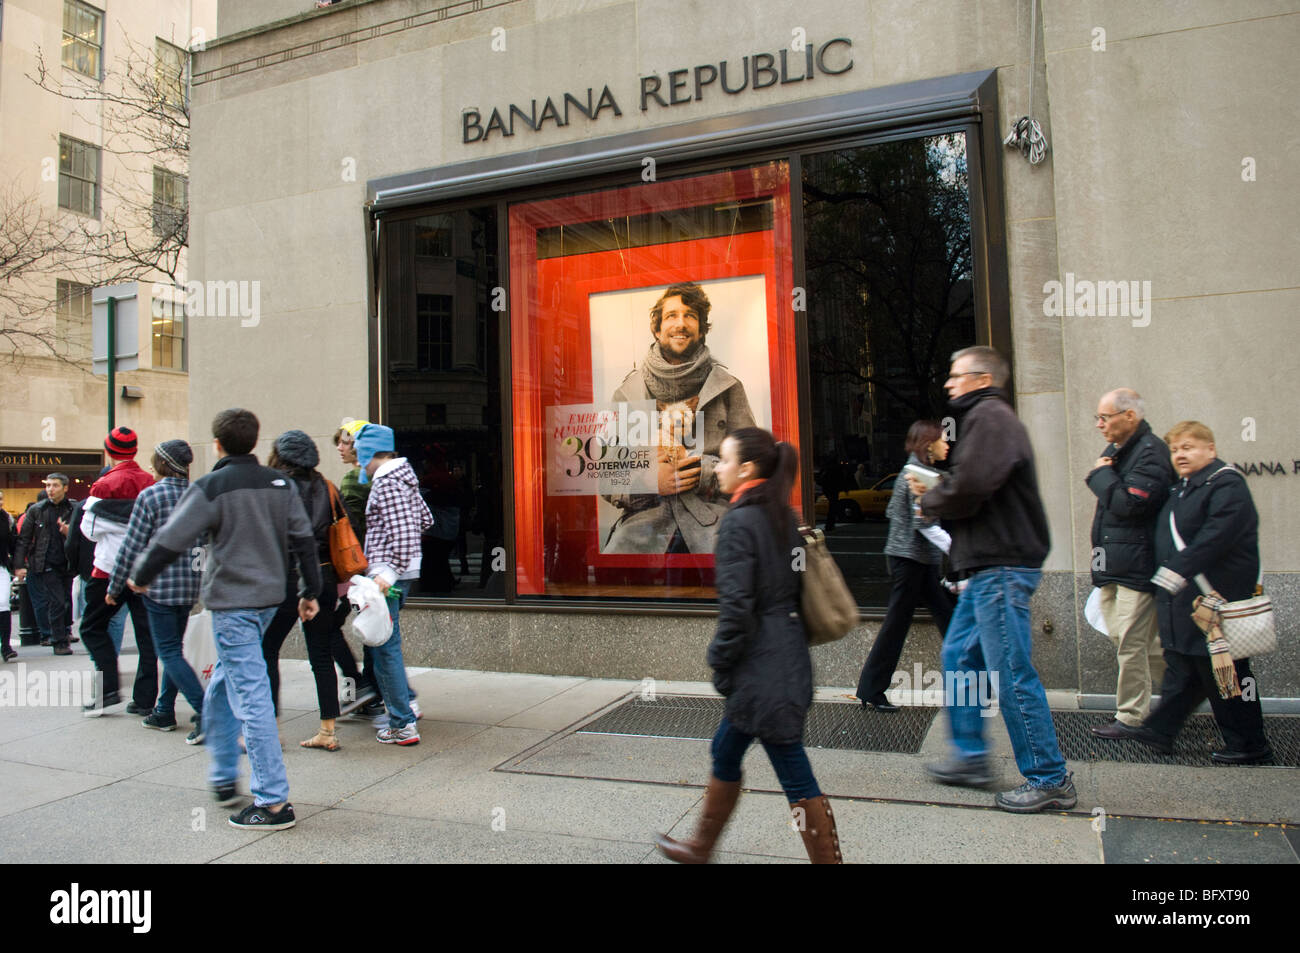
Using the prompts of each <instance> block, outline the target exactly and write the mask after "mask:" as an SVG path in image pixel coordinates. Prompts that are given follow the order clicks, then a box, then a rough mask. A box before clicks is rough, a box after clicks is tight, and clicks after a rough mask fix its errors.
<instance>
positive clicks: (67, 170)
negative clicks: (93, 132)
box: [59, 136, 100, 218]
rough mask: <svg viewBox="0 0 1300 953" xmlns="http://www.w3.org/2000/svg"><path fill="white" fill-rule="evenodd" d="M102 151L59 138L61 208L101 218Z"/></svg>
mask: <svg viewBox="0 0 1300 953" xmlns="http://www.w3.org/2000/svg"><path fill="white" fill-rule="evenodd" d="M99 173H100V149H99V147H98V146H92V145H91V144H90V143H88V142H82V141H81V140H80V139H73V138H72V137H71V136H59V207H60V208H66V209H71V210H72V211H74V212H79V213H81V214H82V215H89V216H91V217H92V218H98V217H99Z"/></svg>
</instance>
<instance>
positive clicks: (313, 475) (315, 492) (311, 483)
mask: <svg viewBox="0 0 1300 953" xmlns="http://www.w3.org/2000/svg"><path fill="white" fill-rule="evenodd" d="M266 462H267V465H268V466H270V467H271V468H273V469H276V470H280V471H281V472H283V473H285V474H286V475H288V476H289V477H290V478H291V479H292V480H293V485H294V487H295V488H297V491H298V496H299V497H300V498H301V499H302V505H303V509H305V510H306V511H307V520H308V522H310V523H311V528H312V535H313V536H314V537H315V540H316V560H317V563H318V564H319V566H320V574H321V590H320V596H319V597H318V599H317V602H318V603H319V604H320V612H319V613H317V615H316V617H315V618H313V619H311V620H309V621H306V622H303V624H302V634H303V639H304V640H305V641H306V643H307V658H308V659H309V660H310V662H311V671H312V675H313V676H314V677H315V680H316V701H317V705H318V706H319V708H320V730H319V731H317V732H316V734H315V735H313V736H312V737H311V738H308V739H307V740H306V741H302V742H299V744H300V745H301V746H302V747H304V748H323V749H325V750H326V751H337V750H338V749H339V741H338V736H337V734H336V732H335V724H334V723H335V720H336V719H337V718H338V717H339V682H338V677H337V676H336V675H335V674H334V662H335V659H338V660H340V664H341V665H342V666H343V674H344V676H345V677H347V678H350V679H351V680H352V684H353V685H357V684H358V683H359V681H360V677H361V676H360V673H359V672H358V671H357V663H356V659H354V658H353V657H352V652H351V651H350V650H349V649H348V647H347V643H346V641H344V639H343V633H342V631H341V630H340V629H339V626H338V625H337V624H336V622H335V615H334V609H335V606H336V604H337V603H338V601H339V597H338V584H339V578H338V575H337V574H336V573H335V571H334V563H333V561H332V560H331V559H330V524H331V523H333V522H334V506H333V505H332V502H331V501H332V499H333V498H335V497H336V495H337V494H336V491H335V489H334V487H333V486H332V485H331V484H330V482H329V481H328V480H326V479H325V478H324V477H323V476H321V475H320V474H319V473H318V472H317V471H316V466H317V465H318V464H319V463H320V451H319V450H317V449H316V443H315V441H314V440H312V439H311V437H309V436H308V435H307V434H306V433H304V432H303V431H301V430H286V431H285V432H284V433H282V434H280V436H278V437H276V438H275V444H274V445H273V446H272V448H271V454H270V456H269V457H268V458H267V461H266ZM297 621H298V574H297V573H295V572H291V573H290V574H289V582H288V587H287V589H286V594H285V600H284V602H283V603H281V605H280V608H279V610H277V612H276V614H275V617H274V618H273V619H272V620H271V624H270V625H269V626H268V627H267V630H266V635H265V636H263V638H262V656H263V658H265V659H266V671H267V675H268V676H269V677H270V680H271V699H272V702H273V703H274V706H275V712H276V714H277V715H278V714H279V713H280V647H281V646H282V645H283V644H284V639H285V636H287V635H288V634H289V632H290V630H291V629H292V628H293V625H294V623H295V622H297ZM340 650H341V651H340Z"/></svg>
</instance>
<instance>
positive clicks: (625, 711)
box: [578, 695, 938, 754]
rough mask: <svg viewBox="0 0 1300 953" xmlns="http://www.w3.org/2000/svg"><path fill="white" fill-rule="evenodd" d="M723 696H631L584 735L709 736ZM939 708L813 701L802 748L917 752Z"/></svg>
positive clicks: (718, 718)
mask: <svg viewBox="0 0 1300 953" xmlns="http://www.w3.org/2000/svg"><path fill="white" fill-rule="evenodd" d="M722 710H723V701H722V699H721V698H706V697H701V696H695V695H660V696H658V697H657V698H655V700H654V701H649V700H647V699H644V698H633V699H630V700H628V701H626V702H624V703H623V704H622V705H619V706H618V707H617V708H615V709H614V710H612V711H609V712H606V713H605V714H604V715H602V716H601V717H599V718H597V719H596V720H595V721H592V722H590V723H588V724H586V725H584V726H583V727H582V728H580V729H578V731H579V732H580V733H583V734H607V735H632V736H639V737H647V738H688V739H703V740H707V739H709V738H712V737H713V733H714V732H715V731H716V730H717V728H718V722H719V721H721V720H722ZM937 711H938V709H937V708H903V709H902V710H900V711H898V712H895V713H890V714H882V713H880V712H876V711H864V710H863V709H862V707H861V706H860V705H857V704H846V703H842V702H814V703H813V705H812V708H811V709H810V710H809V712H808V720H807V722H806V724H805V726H804V745H805V746H806V747H809V748H835V749H840V750H846V751H888V752H895V753H900V754H916V753H917V752H919V751H920V750H921V743H922V742H923V741H925V736H926V733H927V732H928V731H929V730H930V723H931V722H932V721H933V720H934V716H935V713H936V712H937Z"/></svg>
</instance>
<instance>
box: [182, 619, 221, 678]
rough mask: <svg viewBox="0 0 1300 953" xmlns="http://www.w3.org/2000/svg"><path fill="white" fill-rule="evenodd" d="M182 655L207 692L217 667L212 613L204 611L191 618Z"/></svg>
mask: <svg viewBox="0 0 1300 953" xmlns="http://www.w3.org/2000/svg"><path fill="white" fill-rule="evenodd" d="M182 654H183V655H184V656H185V661H187V662H189V663H190V668H192V669H194V674H195V675H197V676H198V677H199V684H200V685H202V686H203V690H204V691H205V692H206V691H207V690H208V682H210V681H212V671H213V669H215V668H216V667H217V642H216V635H215V634H214V633H213V631H212V613H211V611H209V610H207V609H204V610H203V611H202V612H198V613H195V614H194V615H192V616H190V621H189V622H188V623H187V624H186V626H185V644H184V647H183V651H182Z"/></svg>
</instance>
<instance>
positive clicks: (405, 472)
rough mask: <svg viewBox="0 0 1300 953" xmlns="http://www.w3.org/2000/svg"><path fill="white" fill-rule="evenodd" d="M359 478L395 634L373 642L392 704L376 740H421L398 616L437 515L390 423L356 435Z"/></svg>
mask: <svg viewBox="0 0 1300 953" xmlns="http://www.w3.org/2000/svg"><path fill="white" fill-rule="evenodd" d="M355 442H356V452H357V462H358V464H359V465H360V467H361V474H360V481H361V483H362V484H363V485H366V484H368V485H369V486H370V496H369V498H368V499H367V500H366V543H365V551H366V561H367V562H368V563H369V564H370V565H369V568H368V569H367V570H366V573H367V575H369V576H370V577H371V578H372V579H374V580H375V582H376V583H377V584H378V585H379V588H380V589H381V590H382V591H383V592H384V594H385V596H386V597H387V601H388V613H389V616H390V617H391V618H392V620H393V634H392V635H391V636H390V637H389V639H388V641H387V642H385V643H384V644H383V645H376V646H372V647H371V658H372V660H373V662H374V670H375V677H376V680H377V681H378V683H379V693H380V694H381V695H382V696H383V699H384V704H385V705H386V706H387V708H388V725H387V726H386V727H383V728H380V729H379V732H378V733H377V734H376V735H375V740H376V741H378V742H380V743H382V744H396V745H415V744H419V743H420V732H419V729H418V728H417V727H416V720H417V713H416V712H415V711H414V710H412V707H411V688H410V685H409V684H408V683H407V681H406V663H405V662H404V661H403V659H402V629H401V622H400V615H401V609H402V603H403V602H405V601H406V592H407V588H408V587H409V586H410V585H412V584H413V582H414V581H415V580H418V579H419V578H420V536H421V534H422V533H423V532H424V531H425V530H426V529H428V528H429V527H430V526H432V525H433V515H432V514H431V513H430V512H429V507H428V506H426V505H425V502H424V500H423V499H422V498H421V497H420V487H419V481H418V480H417V479H416V476H415V471H414V470H412V469H411V465H410V464H409V463H407V461H406V458H405V457H399V456H397V453H396V450H397V442H396V436H395V435H394V433H393V431H392V429H391V428H389V427H384V426H382V425H380V424H366V425H365V426H364V427H362V428H361V430H360V431H358V432H357V436H356V441H355Z"/></svg>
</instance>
